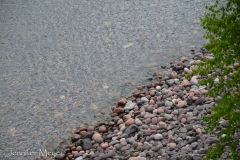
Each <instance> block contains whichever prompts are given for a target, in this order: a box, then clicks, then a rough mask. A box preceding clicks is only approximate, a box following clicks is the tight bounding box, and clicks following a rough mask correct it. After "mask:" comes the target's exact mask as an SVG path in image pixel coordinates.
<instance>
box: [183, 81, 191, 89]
mask: <svg viewBox="0 0 240 160" xmlns="http://www.w3.org/2000/svg"><path fill="white" fill-rule="evenodd" d="M191 85H192V84H191V83H190V82H189V81H188V80H183V81H182V83H181V86H183V87H190V86H191Z"/></svg>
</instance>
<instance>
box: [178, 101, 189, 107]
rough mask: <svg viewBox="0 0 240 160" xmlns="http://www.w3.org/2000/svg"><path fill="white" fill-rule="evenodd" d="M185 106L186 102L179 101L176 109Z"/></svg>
mask: <svg viewBox="0 0 240 160" xmlns="http://www.w3.org/2000/svg"><path fill="white" fill-rule="evenodd" d="M186 105H187V102H186V101H179V102H178V104H177V107H178V108H182V107H184V106H186Z"/></svg>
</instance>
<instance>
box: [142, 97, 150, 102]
mask: <svg viewBox="0 0 240 160" xmlns="http://www.w3.org/2000/svg"><path fill="white" fill-rule="evenodd" d="M141 100H142V101H143V102H148V101H149V100H148V99H147V98H146V97H142V98H141Z"/></svg>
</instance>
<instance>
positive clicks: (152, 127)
mask: <svg viewBox="0 0 240 160" xmlns="http://www.w3.org/2000/svg"><path fill="white" fill-rule="evenodd" d="M150 128H151V129H152V130H158V129H159V126H157V125H151V126H150Z"/></svg>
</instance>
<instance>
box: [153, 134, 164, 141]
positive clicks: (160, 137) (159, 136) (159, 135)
mask: <svg viewBox="0 0 240 160" xmlns="http://www.w3.org/2000/svg"><path fill="white" fill-rule="evenodd" d="M153 137H154V139H156V140H159V139H162V138H163V136H162V135H161V134H155V135H154V136H153Z"/></svg>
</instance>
